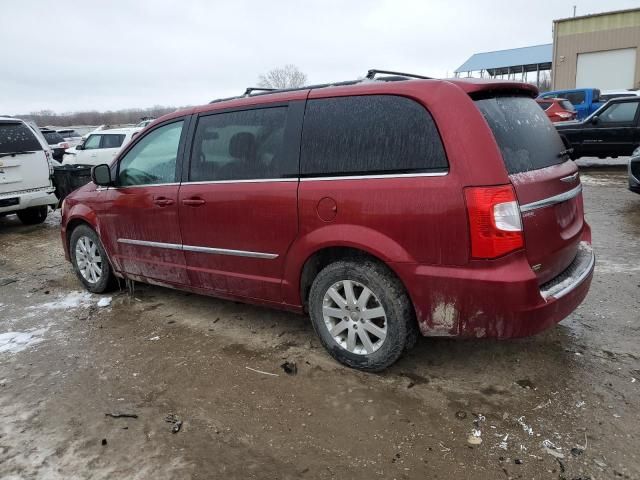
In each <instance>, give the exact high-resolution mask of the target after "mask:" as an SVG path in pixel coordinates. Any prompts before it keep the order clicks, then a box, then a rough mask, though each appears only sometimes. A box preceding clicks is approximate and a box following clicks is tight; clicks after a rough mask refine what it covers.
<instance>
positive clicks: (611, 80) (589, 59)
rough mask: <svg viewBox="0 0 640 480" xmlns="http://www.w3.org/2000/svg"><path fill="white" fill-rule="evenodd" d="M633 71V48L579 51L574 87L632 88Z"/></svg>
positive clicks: (634, 56)
mask: <svg viewBox="0 0 640 480" xmlns="http://www.w3.org/2000/svg"><path fill="white" fill-rule="evenodd" d="M635 71H636V49H635V48H624V49H620V50H607V51H604V52H591V53H579V54H578V67H577V71H576V88H599V89H600V90H616V89H621V88H633V87H634V85H633V80H634V74H635Z"/></svg>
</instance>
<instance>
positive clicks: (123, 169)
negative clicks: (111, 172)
mask: <svg viewBox="0 0 640 480" xmlns="http://www.w3.org/2000/svg"><path fill="white" fill-rule="evenodd" d="M183 125H184V121H182V120H181V121H179V122H175V123H170V124H168V125H164V126H162V127H159V128H156V129H155V130H154V131H152V132H150V133H149V134H148V135H145V137H144V138H143V139H142V140H140V141H139V142H138V143H137V144H136V145H135V146H134V147H133V148H132V149H131V150H129V151H128V152H127V154H126V155H125V156H124V158H123V159H122V161H121V162H120V168H119V170H118V186H121V187H127V186H134V185H158V184H164V183H174V182H175V181H176V160H177V158H178V146H179V145H180V135H181V134H182V127H183Z"/></svg>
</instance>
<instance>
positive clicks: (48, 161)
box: [44, 150, 53, 178]
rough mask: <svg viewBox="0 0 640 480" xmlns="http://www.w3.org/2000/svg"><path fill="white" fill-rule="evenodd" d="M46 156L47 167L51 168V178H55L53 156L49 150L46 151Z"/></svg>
mask: <svg viewBox="0 0 640 480" xmlns="http://www.w3.org/2000/svg"><path fill="white" fill-rule="evenodd" d="M44 156H45V158H46V159H47V166H48V167H49V178H51V177H53V163H51V155H50V154H49V152H48V151H47V150H45V151H44Z"/></svg>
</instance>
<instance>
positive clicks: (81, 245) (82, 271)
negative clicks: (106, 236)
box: [69, 225, 115, 293]
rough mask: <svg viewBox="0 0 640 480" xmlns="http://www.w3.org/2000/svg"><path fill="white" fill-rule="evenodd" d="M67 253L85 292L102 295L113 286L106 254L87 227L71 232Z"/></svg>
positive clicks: (112, 276) (83, 226)
mask: <svg viewBox="0 0 640 480" xmlns="http://www.w3.org/2000/svg"><path fill="white" fill-rule="evenodd" d="M69 253H70V255H71V263H72V264H73V269H74V270H75V272H76V275H77V277H78V279H79V280H80V281H81V282H82V284H83V285H84V286H85V288H86V289H87V290H89V291H90V292H93V293H103V292H106V291H107V290H109V289H110V288H111V287H112V286H113V283H114V280H115V278H114V275H113V271H112V270H111V265H109V260H108V259H107V254H106V252H105V251H104V248H103V247H102V244H101V243H100V239H99V238H98V235H97V234H96V232H95V231H94V230H93V229H91V228H90V227H89V226H87V225H80V226H78V227H76V228H75V229H74V230H73V232H71V238H70V240H69Z"/></svg>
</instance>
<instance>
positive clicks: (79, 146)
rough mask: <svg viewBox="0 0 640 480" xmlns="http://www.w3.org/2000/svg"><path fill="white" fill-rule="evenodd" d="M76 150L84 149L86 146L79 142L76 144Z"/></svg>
mask: <svg viewBox="0 0 640 480" xmlns="http://www.w3.org/2000/svg"><path fill="white" fill-rule="evenodd" d="M76 150H84V147H83V146H82V144H81V143H79V144H78V145H76Z"/></svg>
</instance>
